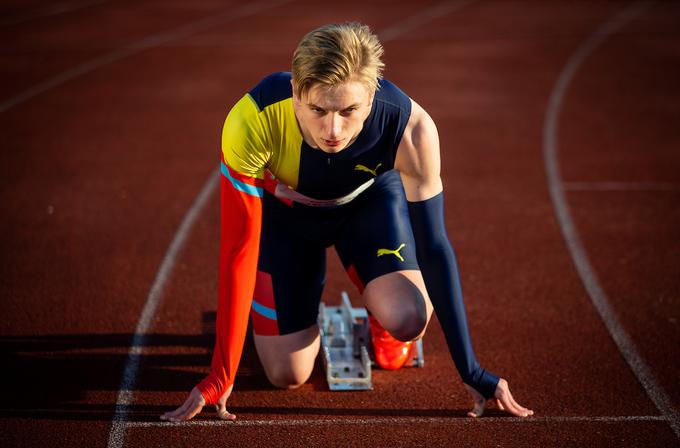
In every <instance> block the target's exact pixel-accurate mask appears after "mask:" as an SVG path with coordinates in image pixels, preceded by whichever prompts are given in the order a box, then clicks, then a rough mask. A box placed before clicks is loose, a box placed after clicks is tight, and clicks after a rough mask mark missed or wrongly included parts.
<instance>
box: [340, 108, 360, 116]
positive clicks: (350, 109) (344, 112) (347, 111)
mask: <svg viewBox="0 0 680 448" xmlns="http://www.w3.org/2000/svg"><path fill="white" fill-rule="evenodd" d="M355 110H357V108H356V107H349V108H347V109H345V110H343V111H342V115H352V112H354V111H355Z"/></svg>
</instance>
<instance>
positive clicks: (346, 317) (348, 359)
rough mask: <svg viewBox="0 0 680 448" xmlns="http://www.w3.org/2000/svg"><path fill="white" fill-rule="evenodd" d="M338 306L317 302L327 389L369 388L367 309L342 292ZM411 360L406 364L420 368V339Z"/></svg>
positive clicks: (369, 335)
mask: <svg viewBox="0 0 680 448" xmlns="http://www.w3.org/2000/svg"><path fill="white" fill-rule="evenodd" d="M341 296H342V304H341V305H340V306H326V305H325V304H324V303H323V302H321V303H320V304H319V317H318V324H319V332H320V333H321V354H322V357H323V365H324V368H325V370H326V379H327V380H328V386H329V388H330V390H332V391H335V390H371V389H373V383H372V382H371V366H372V364H373V361H372V358H374V357H373V356H372V354H373V347H372V346H371V332H370V326H369V325H370V324H369V321H368V313H367V311H366V308H353V307H352V304H351V303H350V301H349V296H348V295H347V293H346V292H345V291H343V292H342V294H341ZM415 352H416V353H415V354H414V355H413V358H412V361H411V362H410V363H409V362H407V363H406V364H405V365H406V366H408V365H411V366H414V367H423V365H424V364H425V361H424V358H423V343H422V340H420V339H419V340H418V341H416V350H415Z"/></svg>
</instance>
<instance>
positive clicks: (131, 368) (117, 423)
mask: <svg viewBox="0 0 680 448" xmlns="http://www.w3.org/2000/svg"><path fill="white" fill-rule="evenodd" d="M280 3H283V2H280ZM467 3H470V2H469V1H467V2H460V1H454V2H443V3H439V4H437V5H435V6H434V7H432V8H431V9H432V10H435V11H437V14H426V12H427V11H429V9H430V8H428V9H426V10H424V11H423V13H422V14H418V15H417V16H421V15H422V16H423V17H429V20H433V19H435V18H437V17H442V16H444V15H446V14H448V13H450V12H452V11H454V10H457V9H458V8H459V7H460V6H461V5H464V4H467ZM444 6H448V7H444ZM407 22H409V21H405V22H399V23H397V24H396V25H395V26H393V27H391V28H388V29H387V31H390V33H391V34H389V35H388V36H387V37H386V38H382V40H383V41H386V40H389V39H393V38H394V37H396V36H398V35H399V34H400V33H405V32H407V31H410V30H412V29H413V28H414V25H413V24H407ZM409 23H410V22H409ZM423 23H425V22H422V19H421V22H419V25H422V24H423ZM407 25H408V26H407ZM205 27H206V26H205V23H203V22H202V23H201V25H200V29H203V28H205ZM187 28H189V27H188V26H187V27H182V28H181V30H182V31H181V37H183V36H185V35H188V34H191V33H193V32H195V31H197V30H196V29H193V31H192V32H191V33H189V32H187V31H186V29H187ZM194 28H195V27H194ZM168 40H170V39H168V38H167V37H166V36H165V35H164V36H163V37H160V38H157V39H155V41H154V42H156V43H154V44H153V45H159V44H161V43H165V42H167V41H168ZM151 41H152V39H145V41H144V42H145V44H144V45H146V46H152V45H150V42H151ZM217 179H218V177H216V176H211V178H210V179H209V180H208V182H207V183H206V186H205V187H204V188H203V191H202V192H201V194H199V197H198V198H197V199H196V201H195V203H194V205H192V207H191V209H190V210H189V212H188V213H187V217H185V219H184V221H183V222H182V225H181V226H180V229H179V230H178V231H177V234H176V236H175V238H174V239H173V242H172V244H171V246H170V248H169V249H168V253H167V254H166V257H165V259H164V260H163V264H162V265H161V268H160V269H159V272H158V275H157V276H156V281H154V286H153V287H152V288H151V292H150V293H149V297H148V299H147V303H146V305H145V306H144V310H143V311H142V316H141V317H140V320H139V323H138V324H137V329H136V330H135V335H134V339H133V342H132V346H131V347H130V351H129V354H128V359H127V361H126V364H125V369H124V373H123V379H122V380H121V386H120V388H119V393H118V401H117V403H116V413H115V414H114V417H113V419H112V426H111V432H110V433H109V443H108V445H107V446H108V447H109V448H112V447H118V448H120V447H122V446H123V445H124V443H125V432H126V428H127V427H128V426H130V424H131V422H128V421H127V419H128V416H129V412H128V410H127V408H128V407H129V406H130V405H131V404H132V402H133V399H134V388H135V385H136V381H137V379H136V377H137V372H138V371H139V365H140V363H139V359H140V355H141V354H142V349H143V345H144V344H143V342H144V338H145V333H146V332H147V331H148V329H149V326H150V323H151V320H152V319H153V316H154V314H155V312H156V309H157V307H158V303H159V301H160V297H161V292H162V289H163V286H164V285H165V281H166V278H167V277H168V276H169V274H170V271H171V270H172V266H173V265H174V260H175V258H176V256H177V253H178V252H179V248H181V246H182V245H183V244H184V240H185V238H186V233H188V231H189V230H190V228H191V226H192V225H193V221H194V220H195V216H194V215H197V214H198V213H199V212H200V209H201V208H202V207H203V204H205V201H206V200H207V196H209V194H210V193H209V192H212V189H213V188H214V187H215V185H216V184H217ZM206 191H209V192H208V193H206ZM204 193H205V194H206V197H203V195H204ZM201 198H202V199H201ZM199 204H200V205H199ZM190 215H191V216H192V218H191V219H189V216H190ZM183 229H185V230H183ZM180 235H182V236H180ZM176 243H177V248H176V249H173V247H174V246H175V244H176ZM166 262H167V268H166ZM155 291H156V292H155ZM152 297H153V298H152Z"/></svg>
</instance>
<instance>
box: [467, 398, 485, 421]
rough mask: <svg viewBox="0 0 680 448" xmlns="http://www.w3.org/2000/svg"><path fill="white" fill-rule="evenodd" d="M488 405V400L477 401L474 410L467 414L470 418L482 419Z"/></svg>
mask: <svg viewBox="0 0 680 448" xmlns="http://www.w3.org/2000/svg"><path fill="white" fill-rule="evenodd" d="M485 405H486V400H484V399H481V400H475V402H474V405H473V407H472V410H471V411H470V412H468V413H467V415H468V417H475V418H476V417H481V416H482V414H483V413H484V406H485Z"/></svg>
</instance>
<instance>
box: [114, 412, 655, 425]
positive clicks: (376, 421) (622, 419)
mask: <svg viewBox="0 0 680 448" xmlns="http://www.w3.org/2000/svg"><path fill="white" fill-rule="evenodd" d="M666 420H667V419H666V417H663V416H660V415H624V416H593V417H578V416H577V417H559V416H556V417H529V418H519V417H481V418H476V419H475V418H469V417H449V418H447V417H377V418H324V419H292V420H275V419H272V420H234V421H232V422H228V421H224V420H191V421H188V422H160V421H159V422H129V423H128V424H127V425H128V426H129V427H132V428H163V427H177V426H324V425H332V426H336V425H365V426H370V425H404V424H408V425H410V424H419V425H420V424H427V425H459V426H470V425H480V424H484V423H515V424H516V423H519V424H532V423H630V422H665V421H666Z"/></svg>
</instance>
